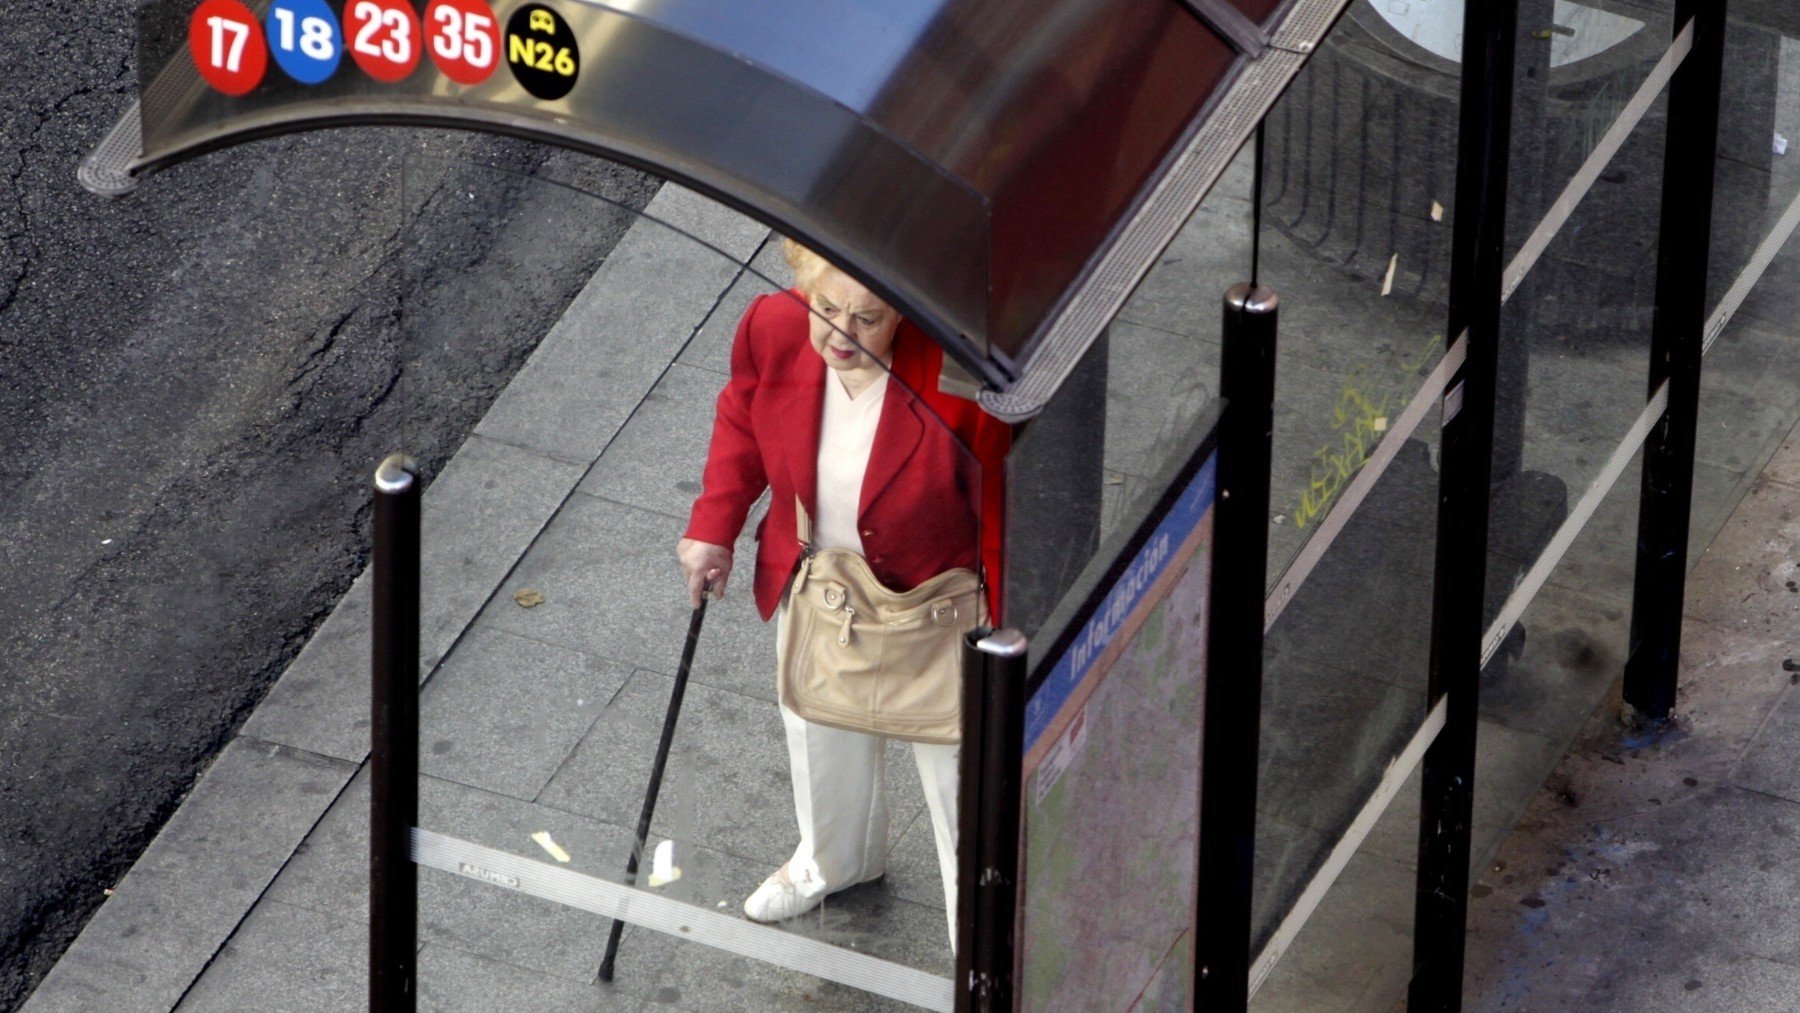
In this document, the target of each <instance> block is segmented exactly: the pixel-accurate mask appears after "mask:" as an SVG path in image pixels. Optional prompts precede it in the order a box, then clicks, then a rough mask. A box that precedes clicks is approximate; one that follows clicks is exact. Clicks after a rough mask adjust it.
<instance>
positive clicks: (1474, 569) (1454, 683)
mask: <svg viewBox="0 0 1800 1013" xmlns="http://www.w3.org/2000/svg"><path fill="white" fill-rule="evenodd" d="M1464 11H1465V13H1464V22H1463V26H1464V27H1463V64H1462V65H1463V77H1462V96H1461V122H1460V124H1459V132H1458V139H1457V162H1456V218H1455V221H1456V229H1455V234H1454V235H1453V236H1452V238H1451V268H1450V314H1449V317H1450V319H1449V329H1448V331H1447V332H1446V333H1448V334H1460V333H1463V332H1465V331H1466V332H1467V335H1468V337H1467V340H1468V357H1467V360H1466V361H1465V362H1464V363H1463V365H1462V366H1461V367H1460V368H1459V369H1458V370H1457V371H1456V373H1455V374H1454V375H1453V376H1452V377H1451V378H1450V382H1449V384H1448V385H1447V386H1446V387H1445V392H1444V402H1443V440H1442V454H1441V460H1442V465H1441V469H1442V470H1441V473H1440V475H1439V490H1438V519H1437V532H1438V534H1437V558H1436V564H1435V567H1434V570H1433V578H1432V615H1431V661H1430V682H1429V689H1428V700H1427V708H1428V709H1429V708H1431V707H1436V706H1437V705H1438V703H1439V701H1444V702H1445V716H1446V722H1445V725H1444V730H1443V731H1442V732H1441V733H1440V734H1439V735H1438V736H1437V738H1436V739H1435V740H1434V741H1433V742H1432V744H1431V746H1430V747H1429V748H1428V749H1427V750H1426V752H1425V759H1424V765H1423V773H1422V778H1421V780H1422V781H1423V791H1422V796H1421V799H1420V820H1419V864H1418V884H1417V891H1416V894H1415V898H1414V917H1413V977H1412V983H1411V985H1410V987H1409V990H1408V994H1407V1008H1408V1009H1411V1010H1420V1011H1422V1010H1454V1009H1458V1008H1460V1007H1461V1004H1462V976H1463V952H1464V951H1463V944H1464V935H1465V931H1466V926H1467V916H1468V896H1469V858H1470V829H1471V827H1470V825H1471V822H1472V814H1473V811H1474V798H1475V733H1476V725H1477V705H1478V703H1479V688H1480V676H1481V638H1482V633H1483V630H1482V619H1483V613H1482V608H1483V602H1482V598H1483V593H1484V588H1485V585H1486V579H1485V577H1486V572H1487V547H1488V499H1489V479H1490V477H1491V475H1492V469H1493V455H1494V410H1495V375H1496V373H1497V370H1498V363H1499V346H1500V291H1501V271H1502V270H1503V268H1504V266H1505V250H1504V242H1505V232H1506V228H1505V224H1506V186H1507V167H1508V160H1507V156H1508V145H1509V143H1510V140H1511V133H1512V130H1511V126H1512V123H1511V110H1512V91H1513V58H1514V50H1515V42H1516V37H1517V30H1518V13H1519V4H1518V0H1492V2H1489V0H1468V2H1467V3H1465V4H1464Z"/></svg>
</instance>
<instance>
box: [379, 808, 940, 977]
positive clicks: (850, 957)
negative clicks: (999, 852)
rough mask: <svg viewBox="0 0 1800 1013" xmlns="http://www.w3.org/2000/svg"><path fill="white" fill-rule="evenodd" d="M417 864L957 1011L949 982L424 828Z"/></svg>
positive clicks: (419, 832) (416, 838) (415, 847)
mask: <svg viewBox="0 0 1800 1013" xmlns="http://www.w3.org/2000/svg"><path fill="white" fill-rule="evenodd" d="M412 860H413V861H414V862H416V863H418V864H419V865H422V866H425V867H427V868H432V869H440V870H442V871H444V872H450V873H455V874H456V875H459V876H465V877H468V878H470V879H474V880H478V881H480V882H483V883H488V884H491V885H494V886H498V887H501V888H503V889H508V890H513V891H516V892H518V893H523V894H528V895H530V896H532V897H537V898H540V899H542V900H547V901H553V902H555V903H557V904H564V905H567V906H569V907H573V908H579V909H580V910H583V911H588V912H592V913H593V914H597V915H601V916H603V917H606V918H616V919H618V920H620V921H624V922H629V923H631V924H633V925H641V926H643V927H644V928H647V929H650V930H652V931H655V932H662V933H665V934H667V935H671V936H674V937H676V938H678V939H686V940H692V941H693V942H697V943H704V944H706V945H708V946H712V947H715V948H717V949H720V950H724V951H726V952H727V953H735V954H737V955H738V956H741V957H749V958H751V959H752V960H757V961H761V962H762V963H765V964H773V965H775V966H776V967H784V968H787V969H788V970H791V971H799V972H801V973H803V974H810V975H813V976H814V977H818V978H824V979H826V980H828V981H835V982H838V983H839V984H843V985H849V986H850V987H852V988H858V989H861V990H863V991H865V992H871V993H874V994H875V995H879V996H883V997H885V998H888V999H897V1000H899V1001H900V1002H905V1003H911V1004H912V1005H914V1006H922V1007H924V1008H926V1009H932V1010H950V1009H952V1008H954V1006H955V992H954V988H953V986H952V983H951V981H950V979H949V978H943V977H939V976H937V975H935V974H931V973H929V972H926V971H921V970H919V969H918V968H916V967H908V966H906V965H905V964H897V963H895V962H893V961H891V960H882V959H881V958H879V957H871V956H869V955H868V954H866V953H857V952H855V951H854V950H846V949H844V948H843V947H841V946H832V945H830V944H829V943H822V942H819V941H818V940H816V939H808V938H807V937H805V936H799V935H795V934H793V933H791V932H784V931H782V930H781V929H777V928H773V927H770V926H768V925H760V924H757V923H756V922H749V921H744V920H743V919H741V918H734V917H732V916H730V915H723V914H719V913H718V912H716V911H708V910H707V909H705V908H700V907H695V906H694V905H692V904H683V903H682V902H680V901H676V900H670V899H669V898H667V897H663V896H660V895H658V894H654V893H651V892H649V891H647V890H639V889H636V888H635V887H629V886H625V885H623V884H620V883H614V882H611V881H609V880H604V879H600V878H599V877H597V876H590V875H587V874H585V873H580V872H575V871H573V870H571V869H563V868H559V867H557V866H554V865H550V864H548V863H546V862H539V861H536V860H535V859H530V858H522V857H520V856H518V855H514V854H511V853H509V852H505V851H500V850H498V849H496V848H490V847H486V846H484V845H480V844H475V843H472V842H470V841H465V840H462V839H460V838H456V837H451V836H448V835H446V834H440V833H436V832H434V831H431V830H425V829H423V828H421V827H413V828H412Z"/></svg>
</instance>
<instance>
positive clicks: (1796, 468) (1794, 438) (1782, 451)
mask: <svg viewBox="0 0 1800 1013" xmlns="http://www.w3.org/2000/svg"><path fill="white" fill-rule="evenodd" d="M1763 474H1764V475H1765V476H1766V477H1767V478H1768V480H1769V481H1771V482H1780V483H1782V484H1784V485H1791V486H1800V426H1797V427H1795V428H1794V429H1791V430H1789V431H1788V434H1787V439H1785V440H1782V441H1781V446H1780V447H1779V448H1778V449H1777V450H1776V451H1775V456H1774V457H1772V458H1770V460H1769V467H1768V469H1767V470H1766V471H1764V472H1763Z"/></svg>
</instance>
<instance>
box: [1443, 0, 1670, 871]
mask: <svg viewBox="0 0 1800 1013" xmlns="http://www.w3.org/2000/svg"><path fill="white" fill-rule="evenodd" d="M1620 10H1624V9H1623V8H1620ZM1629 13H1631V14H1632V15H1633V16H1634V17H1635V18H1637V19H1639V20H1642V21H1643V22H1644V27H1643V28H1642V29H1640V30H1637V31H1635V32H1634V33H1633V34H1631V35H1630V36H1629V37H1628V38H1627V39H1624V40H1622V41H1621V42H1619V43H1618V44H1617V45H1616V46H1615V47H1612V48H1610V49H1608V50H1606V51H1604V52H1601V53H1598V54H1595V55H1593V56H1591V57H1587V58H1584V59H1582V60H1579V61H1573V62H1569V63H1560V62H1558V60H1557V50H1556V49H1555V47H1554V46H1551V45H1549V44H1547V43H1546V42H1545V40H1542V39H1539V38H1536V37H1533V36H1532V35H1531V34H1530V31H1529V30H1528V26H1530V25H1533V24H1536V23H1537V21H1536V20H1533V19H1534V16H1540V19H1541V12H1535V14H1534V11H1533V10H1532V9H1531V7H1530V6H1529V5H1526V6H1525V7H1522V9H1521V12H1520V22H1519V25H1520V29H1519V47H1520V49H1519V62H1520V65H1521V66H1522V67H1523V68H1524V71H1523V72H1522V73H1521V75H1520V77H1519V79H1518V81H1517V83H1516V87H1517V95H1516V99H1515V109H1516V112H1515V116H1516V117H1517V119H1516V121H1515V127H1514V131H1513V146H1512V163H1513V166H1514V171H1513V173H1512V174H1511V176H1510V178H1509V180H1508V194H1507V198H1508V206H1509V211H1508V215H1509V217H1508V222H1507V245H1508V249H1509V251H1510V252H1511V253H1512V255H1513V258H1514V262H1515V263H1518V262H1520V261H1522V260H1524V261H1529V262H1530V263H1531V264H1532V266H1531V269H1530V272H1529V273H1528V274H1525V275H1524V276H1523V278H1522V280H1520V281H1519V282H1518V286H1517V289H1516V291H1514V292H1513V294H1512V295H1511V297H1510V299H1509V300H1508V302H1507V304H1506V306H1505V307H1504V308H1503V310H1502V314H1501V336H1500V371H1499V377H1498V393H1497V397H1498V409H1497V412H1498V413H1497V416H1496V425H1495V446H1494V460H1493V474H1492V482H1493V494H1492V498H1491V500H1490V507H1489V508H1490V517H1489V527H1488V532H1489V534H1488V560H1487V570H1488V574H1487V578H1488V579H1487V588H1486V602H1487V604H1486V609H1485V612H1484V619H1485V621H1487V622H1488V623H1489V624H1490V625H1489V626H1488V630H1487V651H1488V654H1489V658H1488V660H1487V662H1486V665H1485V667H1484V669H1483V671H1482V683H1481V725H1480V729H1479V733H1478V738H1477V743H1478V758H1477V762H1478V769H1477V778H1476V783H1475V794H1476V800H1475V801H1476V813H1477V815H1476V822H1475V830H1474V841H1473V855H1472V861H1473V863H1474V869H1475V871H1476V874H1477V875H1478V876H1479V875H1480V874H1482V873H1483V872H1485V871H1486V868H1487V865H1486V863H1487V861H1488V859H1489V857H1490V856H1492V855H1493V854H1494V853H1495V851H1496V850H1497V849H1498V848H1499V846H1500V844H1501V842H1502V840H1503V839H1504V837H1505V835H1506V833H1507V832H1508V831H1509V830H1510V829H1511V828H1512V826H1513V825H1514V824H1515V823H1516V822H1517V820H1518V818H1519V816H1520V815H1521V814H1522V813H1523V812H1524V809H1525V807H1526V805H1527V803H1529V802H1530V800H1531V798H1532V796H1533V795H1534V794H1535V793H1536V791H1537V790H1538V788H1539V787H1540V786H1541V785H1542V784H1543V783H1544V780H1545V778H1546V777H1547V776H1548V775H1549V774H1550V772H1551V770H1552V769H1553V768H1554V766H1555V763H1556V760H1557V759H1558V757H1560V755H1561V754H1562V752H1563V750H1564V749H1565V748H1566V746H1567V744H1568V742H1569V740H1570V739H1571V738H1572V737H1573V736H1574V734H1575V733H1576V731H1577V730H1578V729H1579V728H1580V726H1581V724H1582V722H1583V721H1585V720H1586V719H1587V717H1588V715H1589V714H1590V713H1592V712H1593V709H1594V708H1595V707H1596V706H1597V705H1599V704H1600V702H1601V700H1602V698H1603V697H1604V695H1605V694H1606V692H1607V690H1608V688H1609V687H1610V686H1611V684H1612V683H1613V681H1614V679H1616V678H1617V676H1618V673H1619V671H1620V670H1621V668H1622V667H1623V664H1624V657H1625V650H1626V645H1627V643H1628V640H1629V637H1628V624H1629V619H1630V609H1631V595H1632V580H1633V569H1634V565H1635V547H1636V545H1637V503H1638V495H1639V489H1640V485H1639V482H1640V479H1639V471H1638V466H1637V460H1638V456H1637V455H1636V454H1635V453H1634V451H1635V449H1636V446H1637V444H1636V443H1635V442H1634V440H1635V438H1634V437H1633V436H1632V433H1633V429H1634V426H1637V425H1639V424H1640V422H1641V421H1642V420H1643V419H1644V418H1645V416H1646V411H1647V409H1646V402H1647V401H1648V395H1647V392H1646V381H1647V378H1648V376H1649V371H1650V342H1651V329H1652V325H1653V322H1654V316H1655V312H1654V311H1655V301H1656V281H1657V247H1658V239H1659V224H1658V216H1657V213H1656V210H1655V209H1657V208H1659V207H1660V206H1661V202H1662V199H1663V186H1662V175H1663V158H1664V148H1665V144H1664V138H1665V135H1666V131H1667V129H1668V112H1667V110H1668V93H1667V88H1666V86H1663V85H1662V79H1663V78H1664V77H1666V75H1667V72H1668V69H1669V68H1671V67H1672V66H1673V60H1672V59H1670V60H1665V54H1666V53H1667V52H1668V47H1669V46H1670V40H1671V39H1672V38H1673V35H1674V32H1673V26H1672V24H1671V8H1670V5H1668V4H1642V5H1638V6H1637V7H1636V8H1635V9H1633V10H1632V11H1630V12H1629ZM1540 82H1541V83H1540ZM1584 124H1585V125H1584ZM1596 134H1598V135H1601V136H1604V137H1608V138H1610V139H1611V143H1607V144H1598V143H1596V142H1595V140H1594V136H1595V135H1596ZM1584 163H1585V171H1583V170H1584ZM1583 186H1586V187H1587V188H1586V189H1585V190H1583V189H1582V187H1583ZM1570 193H1573V194H1576V195H1577V196H1578V200H1575V201H1574V202H1573V203H1572V206H1571V203H1570V198H1569V196H1567V195H1568V194H1570ZM1559 201H1561V203H1562V206H1563V207H1564V208H1565V209H1566V211H1567V219H1566V221H1563V222H1561V224H1560V228H1559V229H1557V230H1556V231H1555V232H1554V233H1551V232H1550V231H1549V228H1548V227H1545V226H1540V222H1542V221H1543V220H1545V219H1546V218H1550V220H1551V221H1552V222H1553V223H1555V221H1556V219H1555V218H1554V217H1552V216H1553V215H1555V214H1556V205H1557V204H1558V202H1559ZM1521 250H1523V253H1521V252H1520V251H1521ZM1530 258H1535V260H1531V259H1530Z"/></svg>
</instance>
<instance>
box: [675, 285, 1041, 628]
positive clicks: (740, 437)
mask: <svg viewBox="0 0 1800 1013" xmlns="http://www.w3.org/2000/svg"><path fill="white" fill-rule="evenodd" d="M808 313H809V311H808V309H807V307H806V304H805V303H804V302H802V301H801V299H800V297H799V295H798V293H795V292H789V293H785V294H782V295H773V296H770V295H765V296H760V297H758V298H757V299H756V301H755V302H752V303H751V304H750V308H749V309H748V310H746V311H744V318H743V320H741V321H739V323H738V329H737V337H736V339H735V340H734V341H733V343H732V347H731V379H730V380H728V381H727V382H726V384H725V389H724V390H723V391H721V392H720V393H719V402H718V410H717V413H716V414H715V416H714V418H713V433H712V446H711V448H710V449H709V450H708V451H707V455H706V471H705V474H704V476H703V477H702V482H701V485H702V488H701V492H700V496H699V498H698V499H696V500H695V501H694V509H693V512H692V513H691V515H690V517H689V520H688V527H687V537H689V538H694V539H698V540H700V541H703V542H711V543H713V544H715V545H724V546H727V547H729V546H730V545H732V544H733V543H734V542H735V541H736V540H737V536H738V533H739V532H741V531H742V530H743V527H744V518H745V517H746V516H747V515H748V513H749V511H750V507H751V505H752V504H754V503H755V502H756V498H757V497H758V496H760V495H761V494H762V491H763V489H764V488H768V489H769V490H770V500H769V512H768V515H767V516H766V517H764V518H763V522H762V524H761V525H760V526H758V528H757V531H756V537H757V550H756V576H755V581H754V584H753V589H754V591H755V593H756V605H757V608H758V609H759V610H760V611H761V612H762V616H763V618H764V619H768V618H769V617H770V616H772V615H774V613H775V606H776V605H777V604H779V602H780V598H781V593H782V590H783V589H784V588H785V587H786V585H787V579H788V576H789V574H791V573H792V572H793V570H794V564H795V562H796V561H797V560H798V559H799V557H800V540H799V537H798V535H797V533H796V530H795V525H794V519H795V518H794V498H795V496H796V495H798V496H799V498H800V501H801V502H803V503H805V504H806V509H807V512H808V513H809V514H812V515H815V516H816V515H817V504H818V498H817V484H818V460H819V425H820V421H821V419H822V418H823V416H824V410H825V361H824V360H823V359H821V358H820V357H819V353H818V352H816V351H814V350H813V347H812V342H811V341H810V340H809V339H808V337H807V317H808ZM893 354H894V361H893V366H892V379H893V380H895V381H898V382H897V383H893V382H890V383H889V385H888V389H887V394H886V395H885V397H884V399H883V403H882V406H881V420H880V421H879V423H877V425H876V429H875V445H874V447H873V449H871V450H870V452H869V467H868V471H867V473H866V474H865V475H864V478H863V487H862V500H861V504H860V506H859V508H858V517H857V526H858V528H859V529H860V530H861V533H862V542H863V552H864V555H865V556H866V557H867V558H868V560H869V566H870V568H871V569H873V570H874V571H875V575H876V577H877V578H879V579H880V580H881V582H882V583H884V584H886V585H887V586H889V587H891V588H893V589H895V590H897V591H904V590H909V589H911V588H913V587H916V586H918V585H919V584H921V583H923V582H924V581H926V580H928V579H930V578H931V577H933V576H935V575H937V574H939V573H942V572H943V571H945V570H948V569H950V568H952V567H957V566H966V567H969V568H970V569H974V567H975V563H976V551H975V549H976V546H977V544H979V545H980V547H981V560H982V562H983V563H984V564H985V565H986V572H987V581H988V602H989V608H990V610H991V611H992V615H993V616H994V621H995V622H998V621H999V616H1000V608H999V603H1000V600H1001V598H1000V588H999V577H1000V546H1001V544H1002V539H1001V530H1000V516H1001V507H1002V503H1003V497H1004V489H1005V483H1004V474H1005V471H1004V469H1005V459H1006V451H1007V448H1008V447H1009V446H1010V445H1011V442H1012V430H1011V428H1010V427H1008V426H1007V425H1006V424H1005V423H1003V422H1001V421H999V420H998V419H995V418H994V417H992V416H990V415H988V414H987V413H985V412H983V411H982V410H981V409H980V408H979V407H977V406H976V405H975V403H974V402H972V401H968V400H965V399H963V398H959V397H953V396H951V395H948V394H944V393H941V392H939V391H938V389H937V379H938V372H939V370H940V369H941V368H942V367H943V361H944V353H943V350H942V349H940V348H938V347H937V345H936V344H935V343H933V342H932V341H931V339H930V338H927V337H926V336H925V335H924V333H923V332H921V331H920V330H919V329H918V328H917V327H915V326H913V324H912V323H911V322H910V321H902V322H901V324H900V329H899V330H898V331H897V332H896V333H895V335H894V352H893ZM946 424H947V427H946ZM971 450H972V451H973V454H972V455H971V453H970V451H971ZM977 462H979V464H977Z"/></svg>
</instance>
